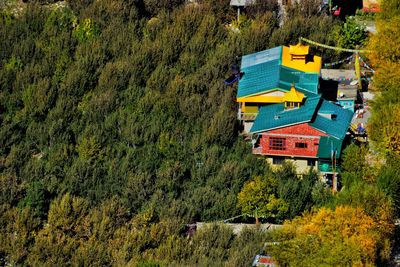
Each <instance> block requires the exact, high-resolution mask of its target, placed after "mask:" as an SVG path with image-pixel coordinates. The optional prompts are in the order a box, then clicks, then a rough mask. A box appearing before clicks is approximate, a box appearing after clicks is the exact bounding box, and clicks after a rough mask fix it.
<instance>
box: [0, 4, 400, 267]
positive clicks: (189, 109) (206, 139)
mask: <svg viewBox="0 0 400 267" xmlns="http://www.w3.org/2000/svg"><path fill="white" fill-rule="evenodd" d="M9 2H10V3H9V4H8V5H7V4H6V5H4V6H1V5H0V8H1V11H0V25H1V27H0V40H2V41H1V42H0V125H1V128H0V265H6V264H11V265H31V266H61V265H74V266H75V265H96V266H107V265H117V266H124V265H131V266H137V265H138V266H146V265H148V266H157V265H167V264H173V265H218V266H220V265H226V266H248V265H249V263H250V262H251V259H252V257H253V256H254V255H255V254H257V253H258V252H259V251H260V249H262V248H263V244H264V242H266V241H268V240H270V241H273V240H276V241H278V240H279V241H281V242H280V244H281V245H279V246H277V247H274V249H273V251H272V253H273V256H274V257H276V259H277V260H278V261H279V262H281V263H282V264H288V265H293V266H294V265H301V264H304V263H307V262H313V263H318V262H319V260H321V258H322V257H323V256H326V255H325V253H326V251H330V249H331V248H332V247H335V248H336V252H337V254H340V253H342V254H343V257H347V259H348V263H349V264H350V265H351V264H353V263H356V264H358V263H361V264H371V265H373V264H375V263H385V262H387V260H388V259H389V256H390V248H391V244H392V243H391V242H392V241H391V240H392V237H393V233H394V225H393V219H394V218H395V216H396V215H397V213H398V205H399V201H400V198H399V193H400V180H399V179H400V178H399V177H398V168H399V159H398V156H399V145H398V144H399V140H398V138H399V127H398V123H397V121H394V120H398V118H399V116H397V117H396V116H395V114H397V115H400V114H398V113H399V108H398V105H399V101H398V95H400V94H397V91H398V90H399V86H398V85H400V81H398V75H397V76H396V73H398V68H396V66H397V67H398V65H399V60H400V59H399V56H398V55H399V52H398V47H399V45H398V44H399V43H400V42H396V40H394V41H393V43H394V44H397V46H396V45H393V46H390V47H386V44H385V43H384V42H385V40H386V39H385V38H387V39H391V40H392V39H393V38H397V39H398V38H400V34H399V33H398V27H397V28H396V27H395V25H398V24H396V23H397V22H398V19H399V16H400V11H399V10H400V8H399V7H398V6H396V1H394V0H391V1H386V3H387V4H386V6H385V5H384V6H383V7H384V12H383V15H382V16H381V17H379V19H380V21H379V23H380V24H378V25H380V26H379V27H380V29H379V33H378V34H377V35H376V36H375V37H372V40H371V42H370V45H371V47H372V49H373V50H374V51H379V53H374V54H373V56H371V63H372V64H373V66H374V68H375V69H376V75H375V76H376V87H377V88H378V90H380V91H382V94H381V95H380V96H379V97H378V99H377V101H376V103H375V105H374V107H373V108H374V115H373V118H372V121H373V122H372V125H371V138H372V139H373V141H374V142H375V143H374V144H375V147H376V149H377V150H379V151H380V152H381V154H380V155H383V156H380V157H381V158H382V159H384V160H386V165H385V168H382V167H381V166H379V164H378V165H373V166H371V165H370V164H367V163H365V164H360V162H366V161H365V158H366V157H368V153H369V152H368V149H367V148H363V147H362V148H359V147H356V146H351V147H350V148H349V149H348V150H347V151H346V155H345V157H347V159H348V165H347V168H346V166H344V169H345V173H344V174H343V179H344V185H345V188H344V189H343V190H342V191H341V192H340V193H338V194H337V195H335V196H333V195H331V193H330V192H329V191H327V190H325V188H324V186H323V185H322V183H320V182H318V179H317V178H316V175H315V174H314V173H312V172H310V173H308V174H306V175H305V177H304V178H303V179H302V180H299V179H298V178H297V175H296V174H295V172H294V170H293V167H292V166H290V165H285V166H284V167H283V168H282V169H279V170H275V171H273V170H271V168H270V167H269V166H268V165H267V164H266V163H265V161H264V160H263V159H262V158H258V157H256V156H255V155H252V154H251V144H249V143H247V142H245V141H244V140H243V138H242V137H241V136H238V130H237V129H238V122H237V119H236V113H237V107H236V103H235V95H236V88H235V87H228V86H226V85H225V84H224V79H225V78H226V77H227V76H229V75H230V68H231V66H232V65H233V64H235V63H238V57H240V56H241V55H243V54H247V53H252V52H256V51H260V50H263V49H266V48H270V47H274V46H278V45H288V44H295V43H297V41H298V39H299V37H300V36H303V37H306V38H310V39H312V40H315V41H317V42H321V43H324V44H329V45H333V46H335V45H338V44H346V41H349V40H347V39H346V38H345V37H343V36H344V35H343V34H340V33H341V32H343V31H344V30H346V28H345V27H344V25H343V22H341V21H338V20H335V19H333V18H332V17H329V16H327V15H325V14H322V13H321V12H320V10H319V8H318V3H319V1H314V0H308V1H304V2H303V4H302V5H293V6H290V7H288V9H287V12H286V19H285V23H284V24H283V25H282V26H281V27H280V26H279V22H280V20H281V18H280V17H279V15H278V14H279V13H278V6H277V4H276V2H274V1H267V2H266V1H258V4H257V5H255V6H254V7H253V8H249V9H248V10H247V12H246V16H243V18H242V19H241V21H240V23H237V25H236V26H237V27H238V28H239V29H240V31H232V30H231V29H230V27H229V26H228V24H229V23H231V22H232V21H233V20H234V18H235V15H236V13H235V10H234V9H232V8H231V7H230V6H229V1H226V0H219V1H209V0H203V1H198V3H189V4H187V3H186V1H179V0H175V1H153V0H145V1H136V0H129V1H127V0H101V1H90V0H79V1H67V2H62V4H60V3H57V4H54V3H49V2H56V1H27V2H28V3H23V4H21V3H20V4H21V5H22V6H18V8H16V7H15V3H14V1H9ZM388 11H390V12H388ZM396 12H397V13H396ZM396 31H397V32H396ZM382 47H384V48H382ZM396 49H397V50H396ZM314 52H317V53H318V54H319V55H322V56H323V57H324V58H329V59H331V60H332V61H334V60H336V59H339V58H340V57H341V56H342V55H340V54H336V53H335V52H332V51H329V50H318V51H314ZM396 64H397V65H396ZM388 81H390V82H388ZM396 90H397V91H396ZM385 106H389V108H383V107H385ZM396 112H397V113H396ZM392 113H393V114H392ZM374 116H375V117H374ZM380 118H385V120H383V119H380ZM389 125H395V126H396V127H391V126H389ZM385 127H386V128H385ZM385 129H387V130H385ZM382 131H383V132H382ZM396 131H397V132H396ZM381 136H384V139H382V138H381ZM396 142H397V143H396ZM358 159H362V160H358ZM363 159H364V160H363ZM257 181H259V183H257ZM252 184H255V186H254V188H253V189H254V190H259V189H260V188H261V191H262V192H267V193H268V196H267V197H266V198H265V199H267V200H268V199H271V198H272V199H276V200H277V201H278V203H280V204H279V205H278V206H279V207H278V209H275V208H267V209H266V210H265V213H264V214H263V215H264V216H263V217H264V218H263V220H264V221H268V222H277V223H282V222H283V221H284V220H286V219H293V218H295V216H298V215H301V214H303V212H306V215H305V217H304V218H303V217H298V218H296V219H295V220H294V221H293V222H288V225H289V226H288V227H287V228H285V229H287V230H285V231H284V232H277V233H273V234H267V233H264V232H261V231H252V230H245V231H244V232H242V234H241V235H239V236H236V235H234V234H233V233H232V231H231V230H230V229H228V228H225V227H222V226H218V225H215V226H212V227H209V228H206V229H202V230H200V231H198V232H196V233H195V234H194V235H193V236H191V237H190V238H189V237H188V236H187V232H186V229H185V227H186V224H188V223H192V222H196V221H207V222H212V221H221V220H224V219H227V218H229V217H233V216H236V215H238V214H241V213H242V210H244V209H246V207H245V206H243V205H242V204H241V203H239V202H240V201H241V200H240V199H241V197H239V196H240V194H242V195H243V193H241V192H243V191H244V189H245V188H246V186H247V187H249V185H252ZM253 189H250V190H253ZM264 189H265V190H264ZM261 199H263V198H261ZM319 208H321V209H319ZM307 216H308V217H307ZM313 216H315V218H314V217H313ZM338 216H339V217H340V218H343V220H346V219H348V220H350V221H352V223H353V225H349V228H346V229H343V230H340V229H339V230H338V227H336V226H337V225H343V224H344V222H343V221H340V220H339V219H337V218H338ZM353 217H357V219H358V221H357V220H352V218H353ZM329 218H332V220H331V221H330V223H331V224H325V223H324V226H322V225H321V224H318V223H319V220H328V219H329ZM335 219H337V220H335ZM296 220H297V221H296ZM313 220H314V221H315V222H316V223H315V225H317V224H318V225H320V226H318V227H317V226H315V225H314V226H313V227H314V228H313V227H309V226H308V225H307V224H309V223H310V222H312V221H313ZM295 225H300V226H301V227H304V228H301V227H300V228H296V227H295ZM329 227H332V228H335V229H336V230H335V231H337V232H330V231H331V230H332V228H329ZM307 231H311V232H312V233H313V234H315V236H312V235H311V234H309V233H308V232H307ZM349 231H350V232H349ZM318 232H319V233H332V234H335V238H332V239H330V238H327V237H326V236H322V237H321V236H318V234H317V233H318ZM353 232H356V233H358V235H357V236H356V237H354V238H353V235H352V234H351V233H353ZM310 236H311V237H312V238H315V240H318V242H320V243H318V242H316V241H315V240H313V241H312V242H315V246H314V247H309V249H307V250H304V251H303V254H302V256H299V254H298V251H296V248H295V247H296V246H297V247H299V246H300V247H301V245H303V246H305V247H308V246H307V244H309V242H310V240H308V241H307V238H311V237H310ZM348 239H349V240H350V239H351V242H350V241H349V242H347V240H348ZM327 240H329V241H331V243H330V244H327V245H326V243H327ZM328 243H329V242H328ZM316 244H325V245H321V246H317V245H316ZM360 244H363V245H365V246H363V245H362V246H361V245H360ZM349 248H351V249H349ZM318 249H320V250H318ZM317 250H318V251H317ZM311 255H314V256H315V257H314V258H313V260H312V261H311V260H310V257H311ZM318 257H320V258H318ZM336 257H337V256H336ZM309 260H310V261H309ZM327 264H333V265H334V264H337V262H334V261H333V262H327Z"/></svg>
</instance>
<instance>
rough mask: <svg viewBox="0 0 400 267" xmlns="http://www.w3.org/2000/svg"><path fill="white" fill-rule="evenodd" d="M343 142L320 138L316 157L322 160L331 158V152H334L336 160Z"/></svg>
mask: <svg viewBox="0 0 400 267" xmlns="http://www.w3.org/2000/svg"><path fill="white" fill-rule="evenodd" d="M342 145H343V140H341V139H336V138H332V137H329V136H322V137H321V138H320V139H319V145H318V152H317V157H318V158H323V159H330V158H332V154H333V151H336V158H339V157H340V153H341V152H342Z"/></svg>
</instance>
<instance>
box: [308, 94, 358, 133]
mask: <svg viewBox="0 0 400 267" xmlns="http://www.w3.org/2000/svg"><path fill="white" fill-rule="evenodd" d="M323 114H335V116H336V117H335V118H333V119H329V118H326V117H324V116H323ZM352 118H353V112H351V111H350V110H347V109H344V108H342V107H339V106H337V105H335V104H332V103H330V102H328V101H323V102H322V105H321V107H320V108H319V110H318V115H317V116H316V117H315V120H314V121H313V122H312V123H310V126H312V127H314V128H316V129H318V130H320V131H323V132H325V133H327V134H329V135H331V136H333V137H335V138H337V139H344V137H345V136H346V132H347V130H348V128H349V125H350V122H351V119H352Z"/></svg>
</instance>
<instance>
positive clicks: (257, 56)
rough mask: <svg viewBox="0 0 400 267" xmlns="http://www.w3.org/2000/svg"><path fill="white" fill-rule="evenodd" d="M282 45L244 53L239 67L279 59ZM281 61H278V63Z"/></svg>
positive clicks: (243, 67)
mask: <svg viewBox="0 0 400 267" xmlns="http://www.w3.org/2000/svg"><path fill="white" fill-rule="evenodd" d="M281 57H282V46H278V47H274V48H271V49H267V50H264V51H260V52H257V53H253V54H249V55H245V56H243V57H242V62H241V68H242V69H245V68H248V67H251V66H255V65H258V64H262V63H266V62H270V61H274V60H279V61H280V60H281ZM280 63H281V62H279V64H280Z"/></svg>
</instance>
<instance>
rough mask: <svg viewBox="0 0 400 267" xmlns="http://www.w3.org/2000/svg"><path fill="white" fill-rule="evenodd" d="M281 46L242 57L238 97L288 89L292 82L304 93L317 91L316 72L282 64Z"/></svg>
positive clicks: (315, 92) (308, 93)
mask: <svg viewBox="0 0 400 267" xmlns="http://www.w3.org/2000/svg"><path fill="white" fill-rule="evenodd" d="M281 53H282V47H281V46H279V47H275V48H272V49H268V50H265V51H261V52H258V53H254V54H250V55H246V56H243V57H242V63H241V72H243V73H244V74H243V76H242V78H241V79H240V81H239V88H238V94H237V96H238V97H244V96H250V95H254V94H259V93H263V92H266V91H269V90H273V89H283V90H285V91H289V90H290V87H291V85H292V83H294V84H295V87H296V89H297V90H299V91H301V92H303V93H305V94H306V95H310V94H317V93H318V74H315V73H305V72H302V71H299V70H295V69H291V68H288V67H285V66H282V64H281V63H282V62H281Z"/></svg>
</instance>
